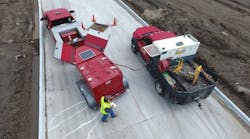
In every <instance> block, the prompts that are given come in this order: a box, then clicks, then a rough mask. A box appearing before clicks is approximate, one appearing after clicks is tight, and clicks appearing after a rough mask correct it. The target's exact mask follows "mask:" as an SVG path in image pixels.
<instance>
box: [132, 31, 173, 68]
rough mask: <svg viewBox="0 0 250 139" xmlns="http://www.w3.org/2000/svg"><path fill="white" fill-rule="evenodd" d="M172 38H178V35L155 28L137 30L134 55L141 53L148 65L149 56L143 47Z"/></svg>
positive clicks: (134, 39)
mask: <svg viewBox="0 0 250 139" xmlns="http://www.w3.org/2000/svg"><path fill="white" fill-rule="evenodd" d="M172 37H176V35H175V34H174V33H172V32H169V31H162V30H160V29H158V28H156V27H153V26H146V27H141V28H137V29H136V30H135V31H134V33H133V37H132V43H131V49H132V51H133V52H134V53H137V52H139V54H140V55H141V57H142V58H143V60H144V61H145V62H146V63H148V62H149V55H148V54H147V53H146V52H145V51H144V49H143V47H144V46H146V45H150V44H152V43H153V42H154V41H157V40H162V39H167V38H172Z"/></svg>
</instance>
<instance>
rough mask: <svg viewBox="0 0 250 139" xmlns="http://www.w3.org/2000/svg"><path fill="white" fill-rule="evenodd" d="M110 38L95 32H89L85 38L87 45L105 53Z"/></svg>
mask: <svg viewBox="0 0 250 139" xmlns="http://www.w3.org/2000/svg"><path fill="white" fill-rule="evenodd" d="M109 38H110V36H109V35H108V34H105V33H101V32H98V31H95V30H91V29H90V30H89V31H88V34H87V36H86V38H85V44H86V45H87V46H91V47H93V48H96V49H98V50H100V51H104V49H105V47H106V45H107V43H108V40H109Z"/></svg>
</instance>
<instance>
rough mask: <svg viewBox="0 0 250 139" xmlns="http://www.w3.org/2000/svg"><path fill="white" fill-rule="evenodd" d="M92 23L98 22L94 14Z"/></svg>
mask: <svg viewBox="0 0 250 139" xmlns="http://www.w3.org/2000/svg"><path fill="white" fill-rule="evenodd" d="M92 22H94V23H95V22H96V19H95V15H94V14H93V16H92Z"/></svg>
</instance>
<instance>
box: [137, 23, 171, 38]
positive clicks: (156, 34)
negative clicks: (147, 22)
mask: <svg viewBox="0 0 250 139" xmlns="http://www.w3.org/2000/svg"><path fill="white" fill-rule="evenodd" d="M133 36H135V37H136V38H137V39H142V38H145V37H147V38H149V39H150V40H151V41H157V40H162V39H166V38H172V37H175V36H176V35H175V34H174V33H172V32H170V31H162V30H160V29H159V28H156V27H153V26H145V27H140V28H137V29H136V30H135V32H134V34H133Z"/></svg>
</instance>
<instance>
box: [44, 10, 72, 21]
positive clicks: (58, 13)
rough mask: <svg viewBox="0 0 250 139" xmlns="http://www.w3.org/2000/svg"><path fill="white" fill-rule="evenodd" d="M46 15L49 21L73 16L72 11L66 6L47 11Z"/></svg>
mask: <svg viewBox="0 0 250 139" xmlns="http://www.w3.org/2000/svg"><path fill="white" fill-rule="evenodd" d="M45 15H46V18H47V19H48V21H55V20H58V19H63V18H67V17H71V14H70V12H69V11H68V10H67V9H65V8H58V9H53V10H50V11H47V12H45Z"/></svg>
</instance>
